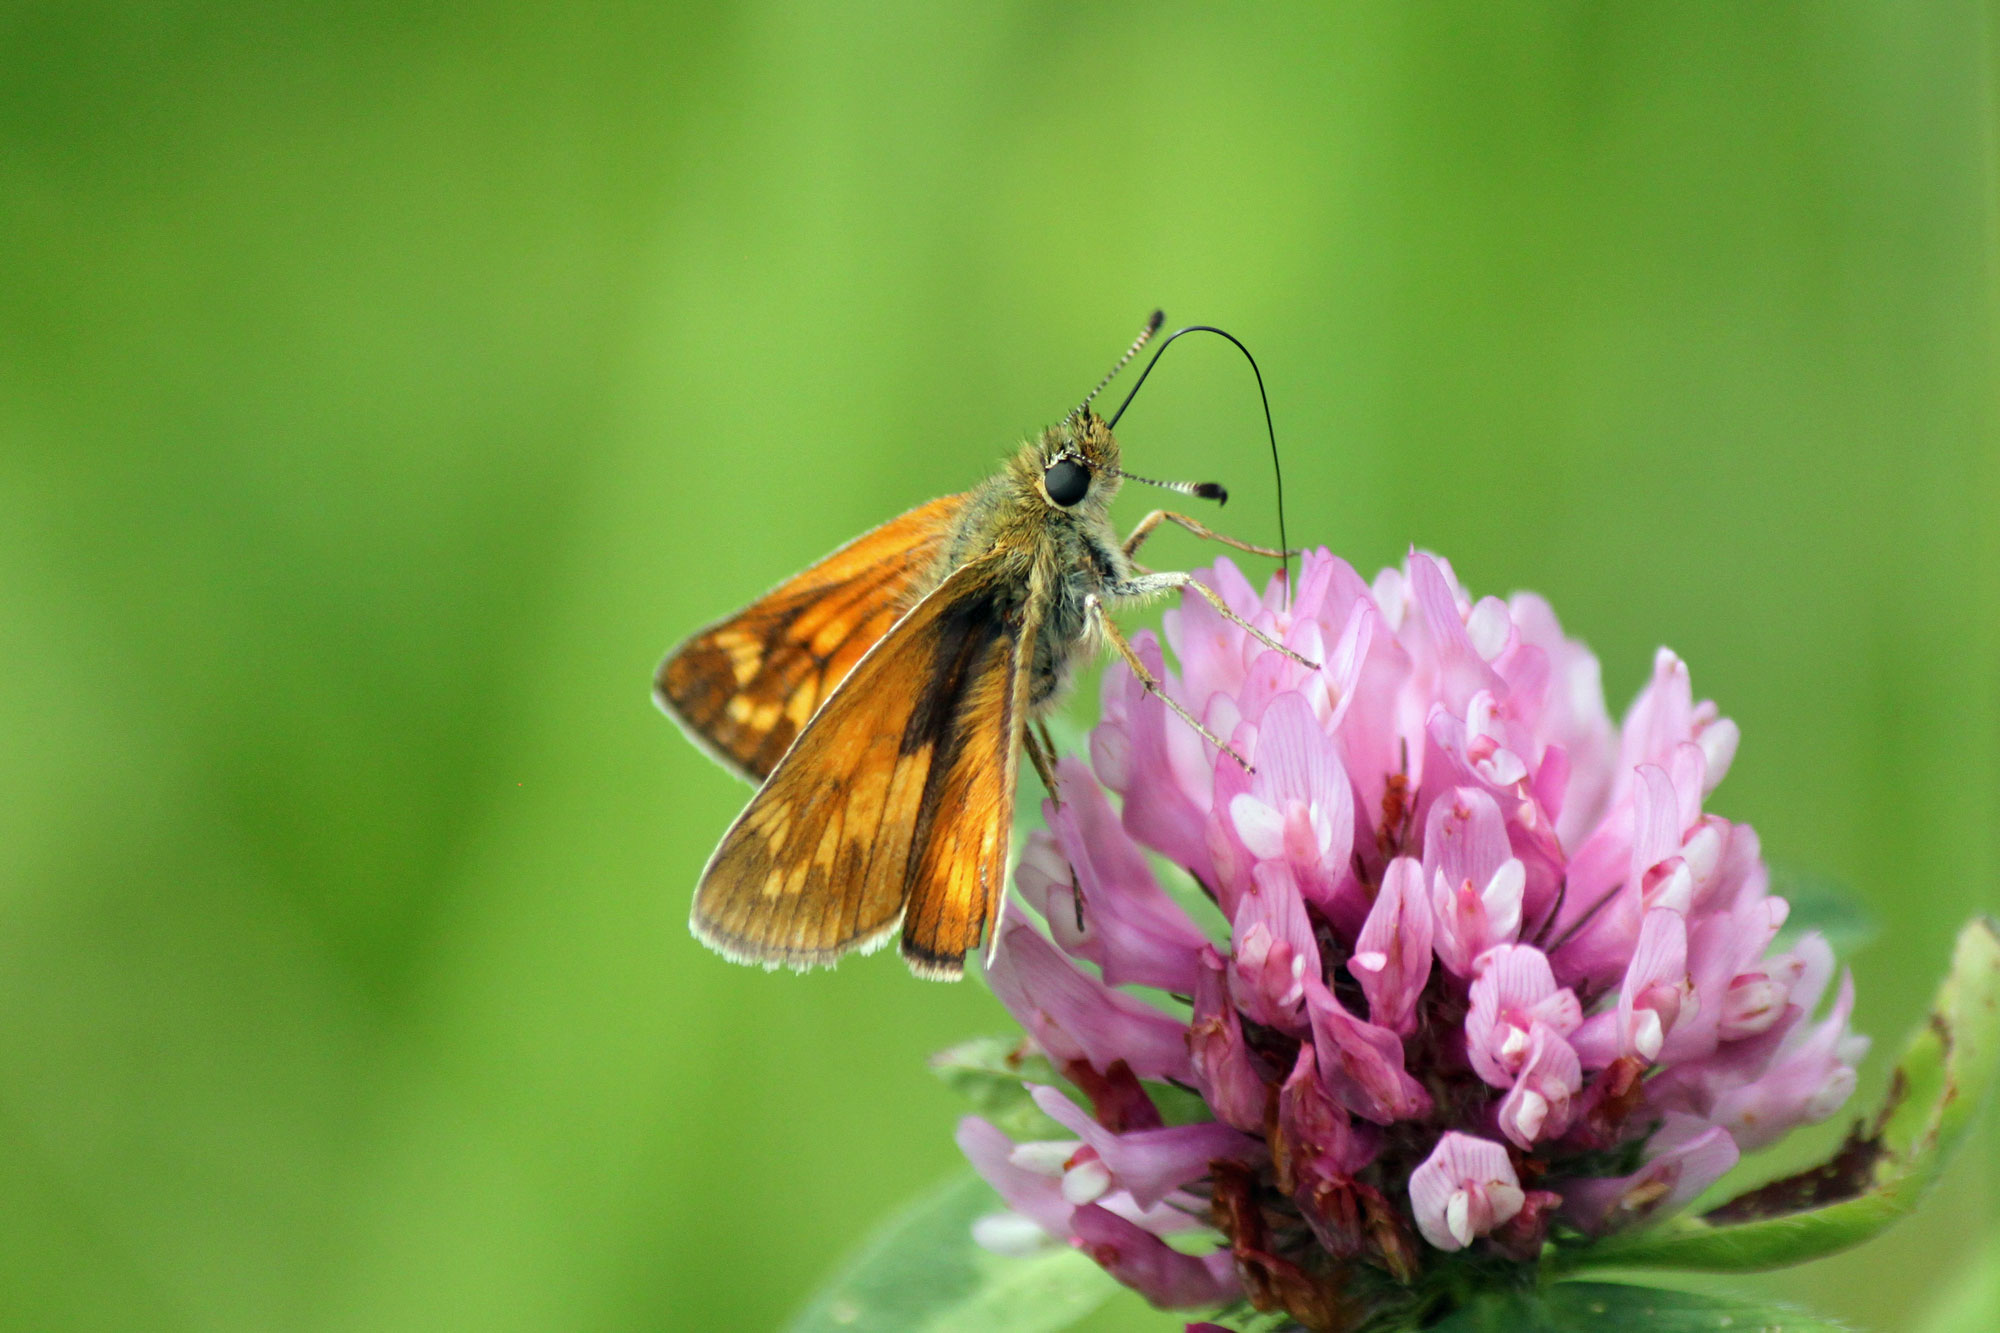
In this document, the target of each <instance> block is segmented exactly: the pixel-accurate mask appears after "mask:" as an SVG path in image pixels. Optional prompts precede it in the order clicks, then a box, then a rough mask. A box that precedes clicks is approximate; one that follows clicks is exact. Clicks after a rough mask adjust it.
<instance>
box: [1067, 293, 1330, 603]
mask: <svg viewBox="0 0 2000 1333" xmlns="http://www.w3.org/2000/svg"><path fill="white" fill-rule="evenodd" d="M1183 333H1213V334H1214V335H1215V336H1216V337H1218V338H1227V339H1228V340H1229V341H1230V343H1231V344H1233V345H1234V346H1235V348H1236V350H1237V351H1239V352H1241V353H1243V359H1244V360H1245V361H1248V362H1249V363H1250V373H1251V374H1252V375H1255V376H1256V377H1257V397H1258V399H1259V400H1260V401H1261V402H1262V403H1263V404H1264V433H1265V435H1266V436H1268V437H1269V438H1270V441H1271V479H1272V480H1273V481H1274V482H1275V483H1276V485H1277V491H1278V550H1279V551H1281V552H1283V554H1282V555H1281V556H1280V557H1279V570H1280V572H1281V573H1282V574H1283V576H1284V588H1285V602H1286V605H1290V604H1291V597H1292V557H1291V550H1292V546H1291V543H1290V542H1288V541H1286V540H1285V474H1284V472H1283V471H1282V470H1281V469H1280V468H1279V466H1278V428H1277V427H1276V426H1274V425H1272V424H1271V396H1270V395H1269V394H1267V393H1265V392H1264V372H1263V371H1261V370H1259V369H1257V358H1256V357H1254V356H1252V355H1250V349H1249V348H1247V347H1245V346H1244V345H1243V344H1242V343H1241V342H1238V341H1237V339H1236V335H1235V334H1233V333H1229V332H1227V331H1226V330H1223V329H1218V328H1216V327H1215V326H1213V325H1211V324H1190V325H1188V326H1187V327H1186V328H1184V329H1175V330H1174V331H1173V332H1172V333H1170V334H1168V335H1167V337H1166V341H1164V342H1162V343H1161V344H1160V346H1159V350H1157V351H1155V352H1154V353H1153V359H1152V360H1151V361H1148V362H1147V363H1146V368H1145V369H1144V370H1142V371H1140V372H1139V380H1138V383H1136V384H1134V385H1133V386H1132V392H1130V393H1128V394H1126V395H1125V401H1124V402H1122V403H1120V404H1119V405H1118V410H1117V411H1116V412H1113V413H1112V414H1111V420H1110V421H1108V422H1106V423H1105V424H1106V425H1108V426H1113V427H1115V426H1117V424H1118V421H1119V418H1121V417H1123V416H1124V415H1125V409H1126V408H1128V407H1130V406H1132V400H1133V399H1134V398H1137V397H1138V396H1139V390H1141V389H1143V388H1145V387H1146V377H1147V376H1148V375H1150V374H1152V373H1153V367H1154V366H1157V365H1159V364H1160V358H1161V357H1163V356H1165V355H1166V354H1167V349H1168V348H1169V347H1172V346H1173V345H1174V339H1176V338H1178V337H1180V336H1181V335H1182V334H1183ZM1147 336H1148V337H1150V336H1151V330H1148V333H1147ZM1145 341H1146V338H1141V339H1140V340H1139V342H1138V343H1135V344H1133V348H1132V350H1133V351H1135V352H1136V351H1137V350H1138V349H1139V347H1140V346H1141V345H1143V344H1144V343H1145ZM1129 359H1130V354H1129V353H1128V354H1127V360H1129ZM1119 364H1120V365H1121V366H1122V365H1123V364H1124V362H1122V361H1121V362H1119ZM1103 387H1104V386H1103V385H1099V386H1098V388H1103ZM1093 392H1094V391H1093ZM1084 401H1085V402H1089V401H1090V400H1089V399H1087V398H1086V399H1085V400H1084ZM1126 475H1128V476H1130V474H1129V473H1128V474H1126ZM1132 480H1134V481H1144V480H1145V478H1144V477H1133V478H1132ZM1151 484H1152V485H1154V486H1161V485H1164V486H1166V487H1167V489H1168V490H1179V491H1182V492H1183V493H1184V494H1188V495H1199V496H1202V497H1203V498H1205V499H1213V500H1216V501H1218V502H1220V501H1223V500H1226V499H1228V498H1229V493H1228V492H1227V491H1224V490H1223V489H1222V487H1220V486H1217V485H1216V484H1215V483H1214V482H1199V483H1196V482H1157V481H1156V482H1152V483H1151Z"/></svg>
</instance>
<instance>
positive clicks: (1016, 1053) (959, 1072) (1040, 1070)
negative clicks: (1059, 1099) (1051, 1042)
mask: <svg viewBox="0 0 2000 1333" xmlns="http://www.w3.org/2000/svg"><path fill="white" fill-rule="evenodd" d="M931 1072H932V1073H934V1074H936V1075H937V1076H938V1077H939V1078H941V1079H943V1080H944V1082H945V1086H946V1087H948V1088H950V1089H951V1090H952V1091H953V1092H956V1093H958V1094H959V1095H960V1096H962V1097H964V1098H965V1099H966V1100H967V1101H969V1102H971V1103H972V1108H973V1110H975V1111H977V1112H978V1113H979V1114H980V1115H982V1116H985V1117H986V1118H987V1119H988V1120H990V1121H992V1122H993V1123H994V1124H995V1125H996V1126H998V1127H999V1128H1000V1129H1002V1130H1003V1131H1005V1132H1006V1134H1007V1136H1008V1137H1009V1138H1012V1139H1017V1140H1020V1139H1068V1138H1075V1137H1076V1136H1075V1135H1074V1134H1071V1133H1070V1132H1069V1131H1068V1130H1066V1129H1064V1128H1063V1127H1062V1126H1061V1125H1058V1124H1057V1123H1056V1122H1055V1121H1053V1120H1051V1119H1049V1118H1048V1117H1047V1116H1046V1115H1044V1114H1042V1109H1041V1108H1040V1107H1038V1106H1036V1105H1035V1103H1034V1100H1033V1099H1032V1098H1030V1097H1029V1096H1028V1090H1027V1089H1026V1088H1024V1087H1023V1086H1022V1084H1023V1083H1024V1082H1026V1083H1046V1084H1049V1085H1052V1086H1054V1087H1059V1088H1065V1089H1066V1088H1068V1086H1069V1083H1068V1081H1067V1080H1066V1079H1064V1078H1063V1076H1062V1075H1061V1074H1060V1073H1058V1072H1057V1071H1056V1067H1055V1065H1054V1064H1052V1063H1051V1062H1050V1061H1049V1058H1048V1057H1047V1056H1045V1055H1042V1054H1039V1053H1037V1052H1032V1051H1029V1050H1026V1049H1024V1047H1023V1044H1022V1039H1021V1038H1020V1037H1018V1036H1014V1037H974V1038H972V1039H971V1040H970V1041H962V1042H960V1043H959V1044H958V1045H956V1046H953V1047H951V1048H949V1049H948V1050H943V1051H939V1052H938V1053H937V1054H936V1055H933V1056H932V1057H931Z"/></svg>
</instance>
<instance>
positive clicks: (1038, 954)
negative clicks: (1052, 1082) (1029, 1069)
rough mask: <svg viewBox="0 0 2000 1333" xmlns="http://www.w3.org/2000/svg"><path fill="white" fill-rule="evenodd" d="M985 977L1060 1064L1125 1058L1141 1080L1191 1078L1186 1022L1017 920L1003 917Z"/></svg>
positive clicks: (1102, 1063)
mask: <svg viewBox="0 0 2000 1333" xmlns="http://www.w3.org/2000/svg"><path fill="white" fill-rule="evenodd" d="M986 980H987V984H988V985H989V986H991V987H992V988H993V993H994V994H995V995H996V996H998V997H999V999H1000V1003H1002V1004H1003V1005H1005V1006H1007V1012H1008V1013H1010V1014H1012V1015H1013V1016H1014V1019H1015V1021H1016V1022H1018V1023H1019V1024H1020V1025H1021V1026H1022V1027H1024V1028H1026V1029H1027V1030H1028V1033H1029V1035H1031V1036H1032V1037H1034V1039H1035V1040H1036V1041H1037V1042H1039V1043H1040V1044H1041V1046H1042V1049H1044V1050H1046V1051H1047V1052H1048V1053H1049V1054H1050V1055H1051V1056H1053V1057H1055V1059H1056V1060H1057V1061H1058V1062H1060V1061H1064V1060H1087V1061H1089V1063H1090V1064H1091V1065H1092V1066H1093V1067H1094V1068H1096V1069H1098V1070H1100V1071H1102V1070H1106V1069H1109V1068H1110V1067H1111V1066H1112V1064H1114V1063H1115V1062H1117V1061H1119V1060H1123V1061H1124V1062H1125V1063H1126V1064H1127V1065H1128V1066H1129V1067H1130V1068H1131V1070H1132V1072H1133V1073H1134V1074H1137V1075H1138V1076H1139V1077H1140V1078H1163V1079H1180V1080H1182V1081H1183V1082H1185V1081H1186V1080H1187V1079H1188V1078H1190V1077H1191V1076H1192V1075H1193V1073H1194V1070H1193V1068H1192V1067H1191V1066H1190V1065H1189V1063H1188V1048H1187V1028H1186V1027H1185V1026H1184V1025H1182V1024H1181V1023H1179V1022H1178V1021H1176V1020H1175V1019H1174V1018H1173V1016H1172V1015H1170V1014H1167V1013H1164V1012H1162V1011H1161V1010H1158V1009H1155V1008H1153V1006H1151V1005H1149V1004H1147V1003H1146V1002H1145V1001H1143V1000H1139V999H1135V998H1134V997H1132V996H1130V995H1127V994H1126V993H1124V992H1123V991H1117V990H1113V989H1112V988H1111V987H1109V986H1107V985H1105V984H1104V983H1103V982H1102V981H1100V980H1098V979H1097V978H1096V977H1092V976H1087V975H1085V974H1084V973H1083V972H1080V971H1078V970H1077V969H1076V968H1075V967H1073V966H1072V965H1071V964H1070V963H1069V961H1068V960H1067V959H1065V958H1064V957H1063V956H1062V955H1061V954H1060V953H1058V952H1056V948H1055V946H1054V945H1052V944H1050V943H1049V942H1048V940H1046V939H1045V938H1043V937H1042V935H1041V934H1040V933H1039V932H1037V931H1036V930H1035V929H1034V927H1032V926H1030V925H1028V924H1027V923H1026V922H1024V921H1022V920H1020V919H1019V918H1018V917H1013V918H1011V919H1009V918H1007V917H1003V919H1002V921H1001V925H1000V944H999V948H998V949H997V950H996V952H995V955H994V959H993V963H992V965H991V966H990V967H988V968H987V971H986Z"/></svg>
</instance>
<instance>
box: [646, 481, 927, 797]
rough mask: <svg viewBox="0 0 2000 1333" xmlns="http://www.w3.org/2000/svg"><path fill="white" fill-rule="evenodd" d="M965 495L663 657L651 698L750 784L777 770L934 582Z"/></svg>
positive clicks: (895, 526)
mask: <svg viewBox="0 0 2000 1333" xmlns="http://www.w3.org/2000/svg"><path fill="white" fill-rule="evenodd" d="M964 503H965V497H963V496H959V495H947V496H945V497H943V498H942V499H938V500H933V501H931V502H930V503H929V504H926V505H921V506H919V507H917V508H916V509H912V510H911V511H910V512H909V513H907V514H904V515H903V516H902V517H900V518H894V519H891V520H890V521H889V522H887V523H884V524H883V525H882V526H881V527H879V528H876V529H874V530H873V531H872V532H868V533H865V534H863V535H862V536H860V537H858V538H856V539H855V540H854V541H851V542H849V543H848V544H847V545H845V546H843V547H841V548H840V549H839V550H838V551H835V552H834V553H833V554H832V555H830V556H828V557H826V558H825V559H824V560H822V561H820V562H819V563H818V564H816V565H814V566H813V567H812V568H810V569H808V570H806V571H805V572H804V573H802V574H799V575H797V576H796V577H794V578H791V579H788V580H787V581H786V582H784V583H782V584H780V585H779V586H778V587H777V588H775V589H773V590H772V591H771V592H769V593H766V594H765V595H764V596H763V597H760V598H758V599H757V600H756V601H755V602H753V603H751V604H750V605H749V606H748V607H746V608H745V609H744V610H743V611H741V612H739V613H738V614H736V615H734V616H731V617H729V618H728V619H727V620H723V621H719V622H717V623H716V624H714V625H711V626H709V627H708V628H707V629H704V630H701V631H699V632H698V633H696V634H694V635H692V636H690V637H689V638H688V639H687V641H686V642H685V643H683V644H681V645H680V647H678V648H676V649H674V651H673V652H671V653H669V654H668V655H667V659H666V661H664V662H662V663H661V664H660V669H659V672H658V673H657V674H656V675H655V677H654V680H653V697H654V699H655V700H656V701H657V702H658V703H659V705H660V707H661V708H662V709H664V710H665V711H666V712H667V714H668V715H669V716H671V717H673V718H674V719H675V720H676V721H678V722H679V723H680V724H681V725H682V727H683V728H684V729H685V730H686V731H687V732H688V734H689V735H690V736H691V737H693V738H694V739H695V740H696V741H697V742H698V743H699V744H701V745H702V747H703V748H704V749H706V750H708V751H709V753H710V754H712V755H714V756H715V757H716V758H717V759H719V760H721V761H722V762H723V763H724V764H726V765H728V766H729V767H730V768H733V769H735V770H736V771H737V772H738V773H740V774H741V775H742V776H744V777H746V778H748V779H749V780H750V781H752V782H762V781H763V780H764V779H765V778H766V777H768V776H769V775H770V773H771V770H772V769H774V768H776V767H777V764H778V760H779V759H781V758H783V757H784V754H785V751H786V750H788V749H789V748H790V747H791V745H792V742H793V741H794V740H795V739H797V737H798V734H799V732H800V731H802V730H803V729H804V728H805V725H806V723H807V722H808V721H810V720H811V718H812V715H813V713H814V712H815V710H817V709H818V708H819V706H820V705H821V704H822V703H823V702H824V701H825V700H826V699H828V698H829V697H831V696H832V694H833V692H834V690H835V689H836V688H837V687H838V686H839V684H840V682H841V681H842V680H843V679H845V678H846V676H847V674H848V673H849V672H850V671H852V670H853V669H854V667H855V665H856V664H857V663H858V662H860V660H861V659H862V657H863V656H864V655H865V654H866V653H867V652H868V650H869V649H871V648H873V647H874V646H875V645H876V643H877V642H879V641H880V640H881V638H882V636H883V635H884V634H886V633H888V631H889V627H890V626H892V625H894V624H895V623H896V621H897V620H898V619H900V618H901V617H902V616H903V614H904V613H905V612H907V611H908V610H909V609H910V607H911V606H912V605H913V604H915V602H916V601H917V600H918V598H920V597H921V596H923V594H924V592H925V591H926V589H927V585H928V584H929V583H930V581H931V580H932V579H934V578H935V576H936V573H935V571H936V566H937V564H938V561H939V560H940V558H941V555H942V552H943V549H944V543H945V540H946V538H947V536H948V535H949V533H950V529H951V526H952V522H953V520H954V518H955V517H956V516H957V514H958V513H959V511H960V509H961V508H962V507H963V506H964Z"/></svg>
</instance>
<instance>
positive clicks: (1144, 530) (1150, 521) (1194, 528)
mask: <svg viewBox="0 0 2000 1333" xmlns="http://www.w3.org/2000/svg"><path fill="white" fill-rule="evenodd" d="M1162 523H1178V524H1179V525H1180V526H1182V527H1184V528H1186V529H1187V530H1188V531H1189V532H1192V533H1193V534H1194V535H1195V536H1197V537H1199V538H1201V539H1202V540H1203V541H1205V542H1221V543H1222V544H1223V545H1224V546H1229V547H1234V548H1235V549H1236V550H1239V551H1247V552H1249V553H1250V554H1251V555H1266V556H1269V557H1271V559H1273V560H1282V559H1284V558H1285V552H1283V551H1278V550H1273V549H1272V548H1271V547H1269V546H1252V545H1251V544H1250V543H1249V542H1246V541H1238V540H1237V539H1236V538H1234V537H1230V536H1227V535H1225V534H1223V533H1220V532H1216V531H1215V530H1214V529H1212V528H1209V527H1206V526H1204V525H1203V524H1202V523H1201V522H1200V521H1199V520H1196V519H1192V518H1189V517H1188V516H1187V515H1186V514H1176V513H1175V512H1173V511H1172V510H1171V509H1155V510H1154V511H1153V512H1152V513H1150V514H1148V515H1146V516H1145V517H1144V518H1142V519H1140V520H1139V526H1138V527H1136V528H1134V529H1132V535H1131V536H1130V537H1127V538H1126V539H1125V554H1126V555H1128V556H1129V555H1131V554H1132V553H1133V552H1134V551H1136V550H1138V549H1139V543H1140V542H1143V541H1145V540H1146V538H1148V537H1150V536H1152V535H1153V529H1154V528H1157V527H1159V526H1160V524H1162ZM1291 554H1293V555H1302V554H1304V552H1302V551H1293V552H1291Z"/></svg>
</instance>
